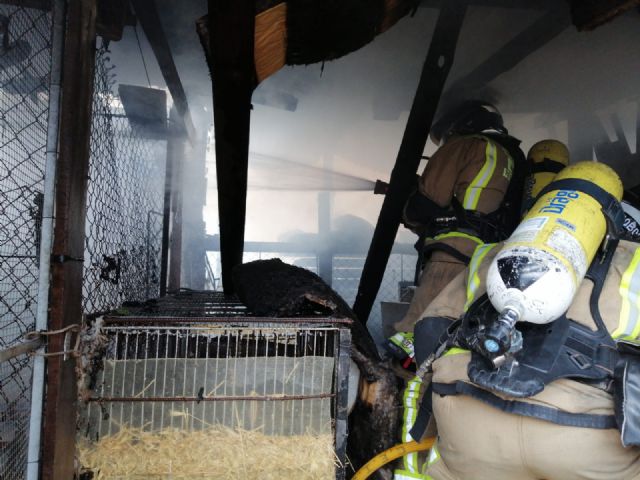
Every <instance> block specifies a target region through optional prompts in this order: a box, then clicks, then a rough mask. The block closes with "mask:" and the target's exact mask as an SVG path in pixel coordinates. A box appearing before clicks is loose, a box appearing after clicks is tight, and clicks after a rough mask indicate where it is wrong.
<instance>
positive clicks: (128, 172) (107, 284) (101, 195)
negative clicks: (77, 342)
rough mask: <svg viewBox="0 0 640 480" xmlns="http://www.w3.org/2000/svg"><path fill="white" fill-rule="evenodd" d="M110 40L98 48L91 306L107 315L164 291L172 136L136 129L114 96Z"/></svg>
mask: <svg viewBox="0 0 640 480" xmlns="http://www.w3.org/2000/svg"><path fill="white" fill-rule="evenodd" d="M109 55H110V54H109V50H108V44H107V42H104V41H103V42H102V44H101V46H100V47H99V48H98V50H97V51H96V67H95V68H96V69H95V86H94V96H93V113H92V115H93V117H92V125H91V158H90V166H89V185H88V191H87V217H86V249H85V259H84V266H85V269H84V282H83V299H84V301H83V303H84V310H85V312H86V313H97V312H106V311H109V310H111V309H113V308H116V307H117V306H118V305H120V304H121V303H122V302H123V301H131V300H137V301H142V300H145V299H148V298H152V297H156V296H158V295H159V286H160V278H159V277H160V250H161V242H162V208H163V198H164V177H165V165H166V163H165V162H166V140H156V139H150V138H145V137H144V136H143V135H142V132H141V131H140V130H139V129H135V128H132V126H131V124H130V123H129V120H128V119H127V117H126V115H125V114H124V109H123V108H122V106H121V103H120V99H119V98H118V97H117V95H116V94H115V93H114V86H115V72H117V68H116V67H115V66H114V65H113V64H112V63H111V59H110V56H109Z"/></svg>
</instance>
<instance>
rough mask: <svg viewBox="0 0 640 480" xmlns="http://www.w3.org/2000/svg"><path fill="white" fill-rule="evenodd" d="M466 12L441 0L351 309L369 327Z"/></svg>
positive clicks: (459, 5) (455, 0) (452, 2)
mask: <svg viewBox="0 0 640 480" xmlns="http://www.w3.org/2000/svg"><path fill="white" fill-rule="evenodd" d="M465 13H466V4H464V3H463V2H461V1H459V0H443V2H442V7H441V9H440V15H439V16H438V21H437V23H436V26H435V30H434V32H433V37H432V39H431V45H430V46H429V51H428V53H427V58H426V60H425V62H424V66H423V67H422V74H421V76H420V83H419V84H418V90H417V91H416V96H415V98H414V99H413V104H412V106H411V111H410V112H409V119H408V120H407V126H406V127H405V131H404V136H403V138H402V143H401V144H400V150H399V151H398V156H397V158H396V163H395V166H394V167H393V170H392V172H391V179H390V181H389V189H388V190H387V194H386V195H385V198H384V202H383V204H382V208H381V210H380V215H379V217H378V223H377V225H376V229H375V231H374V233H373V238H372V240H371V245H370V247H369V253H368V254H367V259H366V261H365V264H364V268H363V270H362V277H361V278H360V285H359V287H358V294H357V296H356V300H355V303H354V305H353V310H354V312H355V314H356V315H357V317H358V319H359V320H360V321H361V322H365V323H366V321H367V319H368V318H369V314H370V313H371V308H372V307H373V302H374V301H375V298H376V295H377V294H378V290H379V289H380V284H381V282H382V277H383V275H384V271H385V269H386V267H387V262H388V260H389V255H390V254H391V249H392V248H393V242H394V241H395V238H396V234H397V233H398V226H399V225H400V220H401V216H402V208H403V207H404V204H405V202H406V201H407V198H408V196H409V192H410V191H411V189H412V187H413V186H414V184H415V177H416V171H417V170H418V166H419V164H420V157H421V156H422V152H423V151H424V147H425V145H426V143H427V138H428V136H429V129H430V126H431V123H432V122H433V117H434V115H435V112H436V109H437V107H438V102H439V100H440V96H441V95H442V89H443V87H444V84H445V81H446V80H447V76H448V74H449V70H450V69H451V65H452V64H453V59H454V55H455V51H456V45H457V43H458V37H459V34H460V30H461V28H462V21H463V20H464V16H465Z"/></svg>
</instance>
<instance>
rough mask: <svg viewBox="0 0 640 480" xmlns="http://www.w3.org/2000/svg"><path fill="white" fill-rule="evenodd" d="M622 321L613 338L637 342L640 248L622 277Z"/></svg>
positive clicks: (639, 313)
mask: <svg viewBox="0 0 640 480" xmlns="http://www.w3.org/2000/svg"><path fill="white" fill-rule="evenodd" d="M618 292H619V293H620V297H622V307H621V308H620V321H619V323H618V328H616V329H615V330H614V332H613V333H612V334H611V336H612V337H613V338H614V339H616V340H618V339H620V340H630V341H635V340H636V339H637V338H638V335H639V334H640V248H636V251H635V252H634V254H633V258H632V259H631V263H629V266H628V267H627V269H626V270H625V272H624V274H623V275H622V280H620V288H619V289H618Z"/></svg>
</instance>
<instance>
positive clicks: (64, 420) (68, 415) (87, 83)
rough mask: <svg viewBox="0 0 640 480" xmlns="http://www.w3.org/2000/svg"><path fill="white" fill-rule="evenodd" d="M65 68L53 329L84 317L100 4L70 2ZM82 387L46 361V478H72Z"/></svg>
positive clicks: (64, 366) (70, 367) (70, 362)
mask: <svg viewBox="0 0 640 480" xmlns="http://www.w3.org/2000/svg"><path fill="white" fill-rule="evenodd" d="M67 5H68V10H67V27H66V31H65V40H64V60H63V65H62V69H63V70H62V78H63V79H64V82H63V83H62V92H61V105H60V108H61V118H60V134H59V152H60V154H59V157H58V167H57V172H56V219H55V228H54V240H53V259H54V261H53V263H52V266H51V292H50V303H49V307H50V313H49V329H50V330H57V329H60V328H63V327H66V326H68V325H71V324H74V323H79V322H80V319H81V318H82V298H81V297H82V270H83V268H82V266H83V263H82V262H83V258H84V241H85V230H84V227H85V224H84V220H85V217H86V199H87V196H86V193H87V179H88V171H89V137H90V130H91V100H92V96H93V74H94V64H95V49H96V47H95V19H96V3H95V0H70V1H68V2H67ZM63 350H64V335H53V336H51V337H50V338H49V342H48V346H47V351H48V352H60V351H63ZM76 392H77V388H76V375H75V360H74V359H73V358H70V359H67V360H65V359H64V358H63V357H62V356H54V357H50V358H49V359H48V361H47V396H46V400H45V408H44V433H43V445H42V449H43V451H44V452H46V455H43V456H42V478H43V479H44V480H58V479H67V478H73V460H74V452H75V434H76V431H75V430H76V406H77V405H76V404H77V393H76Z"/></svg>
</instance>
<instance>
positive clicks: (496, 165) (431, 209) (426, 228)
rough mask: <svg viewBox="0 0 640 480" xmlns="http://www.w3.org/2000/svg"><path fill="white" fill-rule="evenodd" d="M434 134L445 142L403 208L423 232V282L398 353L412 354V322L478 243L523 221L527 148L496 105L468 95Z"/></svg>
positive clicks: (395, 346)
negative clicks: (513, 132) (510, 131)
mask: <svg viewBox="0 0 640 480" xmlns="http://www.w3.org/2000/svg"><path fill="white" fill-rule="evenodd" d="M430 136H431V139H432V140H433V141H434V142H435V143H436V144H438V145H440V147H439V148H438V150H437V151H436V152H435V154H433V156H432V157H431V158H430V159H429V160H428V162H427V165H426V167H425V169H424V171H423V173H422V175H421V176H420V178H419V180H418V185H417V190H416V191H415V192H414V193H413V194H412V195H410V197H409V200H408V201H407V203H406V205H405V208H404V213H403V221H404V224H405V226H406V227H408V228H409V229H411V230H412V231H413V232H414V233H416V234H417V235H418V237H419V240H418V242H417V243H416V249H417V250H418V257H419V258H418V266H417V268H416V279H417V278H418V274H419V281H417V282H416V283H417V287H416V290H415V293H414V295H413V298H412V300H411V303H410V305H409V309H408V311H407V313H406V314H405V316H404V317H403V318H402V319H401V320H400V321H398V322H396V323H395V324H394V325H393V329H394V330H395V332H398V333H397V334H395V335H393V336H392V337H391V338H390V340H389V347H390V349H391V351H392V353H394V354H395V355H396V356H399V357H403V356H404V355H405V354H406V355H411V351H410V350H411V335H412V332H413V326H414V325H415V323H416V322H417V321H418V320H419V319H420V318H421V317H422V313H423V312H424V310H425V308H426V307H427V305H428V304H429V303H430V302H431V300H433V298H434V297H435V296H436V295H437V294H438V293H439V292H440V290H442V288H443V287H444V286H445V285H447V283H449V282H450V281H451V280H452V279H453V278H454V277H455V276H456V275H457V274H459V273H460V272H461V271H462V270H463V269H464V268H465V267H466V265H467V263H468V262H469V258H470V257H471V254H472V253H473V251H474V249H475V247H476V246H478V245H480V244H482V243H484V242H495V241H499V240H501V239H503V238H506V237H507V236H508V235H509V233H510V232H511V230H512V229H513V227H515V225H516V224H517V222H518V220H519V211H520V203H521V198H522V184H523V179H524V171H523V170H524V169H523V166H524V155H523V153H522V151H521V150H520V148H519V144H520V141H519V140H517V139H516V138H514V137H512V136H510V135H509V134H508V131H507V129H506V128H505V126H504V123H503V120H502V115H501V114H500V112H498V110H497V109H496V108H495V107H494V106H493V105H491V104H489V103H486V102H482V101H477V100H469V101H465V102H463V103H462V104H460V105H459V106H457V107H456V108H454V109H452V110H451V111H448V112H447V113H445V114H444V115H443V116H442V117H441V118H440V119H439V120H438V121H437V122H436V123H435V124H434V125H433V127H432V129H431V134H430ZM420 272H421V273H420ZM388 333H390V332H388Z"/></svg>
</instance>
